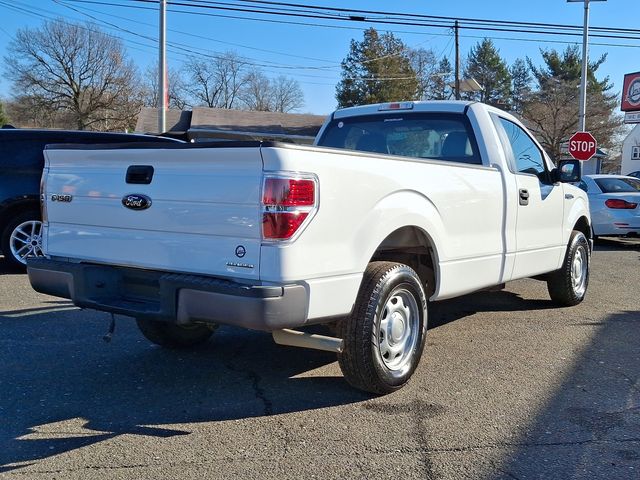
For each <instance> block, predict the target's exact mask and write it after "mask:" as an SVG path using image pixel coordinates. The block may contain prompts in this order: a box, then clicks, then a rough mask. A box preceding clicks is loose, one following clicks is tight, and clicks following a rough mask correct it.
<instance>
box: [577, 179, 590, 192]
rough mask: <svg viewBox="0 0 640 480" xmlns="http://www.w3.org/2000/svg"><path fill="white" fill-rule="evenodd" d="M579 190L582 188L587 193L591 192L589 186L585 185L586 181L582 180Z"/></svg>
mask: <svg viewBox="0 0 640 480" xmlns="http://www.w3.org/2000/svg"><path fill="white" fill-rule="evenodd" d="M578 188H581V189H582V190H584V191H585V192H588V191H589V186H588V185H587V184H586V183H585V181H584V180H580V183H579V184H578Z"/></svg>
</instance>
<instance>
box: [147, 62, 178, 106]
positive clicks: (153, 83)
mask: <svg viewBox="0 0 640 480" xmlns="http://www.w3.org/2000/svg"><path fill="white" fill-rule="evenodd" d="M167 77H168V88H169V108H177V109H180V110H184V109H185V108H187V107H188V106H189V101H188V99H187V94H186V83H185V81H184V78H182V74H181V73H180V71H178V70H174V69H171V68H170V69H169V71H168V75H167ZM143 84H144V85H143V87H144V105H145V106H146V107H157V106H158V91H159V87H158V66H157V65H150V66H149V67H148V68H147V69H146V70H145V72H144V79H143Z"/></svg>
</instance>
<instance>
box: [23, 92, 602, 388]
mask: <svg viewBox="0 0 640 480" xmlns="http://www.w3.org/2000/svg"><path fill="white" fill-rule="evenodd" d="M46 161H47V168H46V173H45V175H44V177H43V182H42V183H43V192H44V201H45V202H46V203H45V207H46V208H45V210H44V212H45V215H46V216H45V227H44V235H45V236H46V241H45V242H44V245H45V254H46V256H45V257H44V258H31V259H29V260H28V262H27V266H28V273H29V280H30V281H31V285H32V286H33V287H34V288H35V289H36V290H38V291H39V292H42V293H48V294H51V295H55V296H59V297H63V298H69V299H72V300H73V302H74V304H76V305H78V306H80V307H83V308H92V309H96V310H102V311H106V312H112V313H117V314H121V315H127V316H130V317H135V318H136V320H137V323H138V327H139V328H140V331H141V332H142V334H143V335H145V336H146V337H147V339H149V340H150V341H151V342H153V343H156V344H158V345H161V346H164V347H169V348H180V347H182V348H186V347H191V346H194V345H197V344H199V343H202V342H205V341H207V340H208V339H209V337H210V336H211V335H212V333H213V331H214V330H215V327H216V325H218V324H228V325H235V326H239V327H245V328H251V329H256V330H265V331H269V332H272V334H273V338H274V340H275V341H276V342H277V343H281V344H285V345H295V346H305V347H311V348H319V349H322V350H330V351H333V352H336V353H337V354H338V360H339V364H340V368H341V369H342V371H343V373H344V375H345V378H346V379H347V381H348V382H349V383H351V384H352V385H354V386H356V387H358V388H361V389H363V390H366V391H369V392H375V393H388V392H391V391H393V390H397V389H398V388H400V387H402V386H403V385H404V384H405V383H406V382H407V381H408V380H409V378H410V377H411V375H412V373H413V372H414V370H415V368H416V367H417V365H418V362H419V360H420V356H421V354H422V350H423V348H424V346H425V335H426V334H427V318H428V315H427V310H428V309H429V308H430V307H429V303H428V302H427V300H428V299H429V300H432V301H437V300H442V299H446V298H452V297H456V296H460V295H464V294H467V293H470V292H473V291H476V290H481V289H484V288H487V287H495V286H497V285H501V284H503V283H505V282H507V281H510V280H515V279H518V278H524V277H537V278H540V279H544V280H545V281H546V282H547V288H548V291H549V295H550V297H551V299H552V300H553V301H554V302H555V303H556V304H557V305H561V306H571V305H577V304H578V303H580V302H581V301H582V300H583V299H584V297H585V295H586V292H587V287H588V283H589V262H590V257H591V248H590V247H591V245H590V243H591V242H590V240H591V225H590V220H589V203H588V200H587V195H586V194H585V193H584V192H583V191H582V190H580V189H579V188H577V187H575V186H574V185H570V184H567V183H565V182H577V181H579V180H580V173H579V163H578V161H576V160H569V161H563V162H560V163H559V166H558V168H554V166H553V165H552V163H551V160H550V159H549V158H548V156H547V155H546V154H545V153H544V151H543V149H542V147H541V146H540V144H539V143H538V142H536V140H535V139H534V138H533V137H532V136H531V135H530V134H529V133H528V131H527V130H526V128H525V127H524V126H523V125H522V124H521V123H520V122H519V121H518V119H517V118H515V117H513V116H512V115H510V114H508V113H507V112H503V111H501V110H498V109H496V108H493V107H491V106H489V105H484V104H482V103H479V102H453V101H450V102H401V103H389V104H379V105H368V106H361V107H353V108H346V109H343V110H338V111H337V112H334V113H333V114H331V115H330V116H329V117H328V118H327V120H326V122H325V124H324V126H323V128H322V129H321V131H320V133H319V134H318V137H317V138H316V141H315V145H314V146H306V145H305V146H302V145H291V144H283V143H273V142H225V143H222V142H218V143H214V144H180V145H169V146H163V147H162V148H158V147H154V146H153V145H146V146H144V147H140V148H137V147H136V146H134V145H132V146H124V147H122V149H120V150H109V151H104V150H102V151H100V150H97V149H96V148H95V147H91V146H84V145H66V146H57V145H54V146H53V147H51V148H48V149H47V150H46ZM91 162H95V165H92V163H91ZM134 167H135V168H136V173H137V176H136V178H131V179H130V178H129V176H128V175H127V172H129V171H131V170H132V169H133V168H134ZM143 180H144V181H143ZM60 195H63V196H64V195H66V196H67V197H68V198H63V199H62V201H60V198H59V196H60ZM323 323H333V324H335V325H336V329H335V330H336V337H325V336H318V335H313V334H310V333H308V332H303V331H296V330H291V329H292V328H297V327H304V326H307V325H310V324H323ZM110 331H112V330H110Z"/></svg>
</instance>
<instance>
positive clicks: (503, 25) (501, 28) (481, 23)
mask: <svg viewBox="0 0 640 480" xmlns="http://www.w3.org/2000/svg"><path fill="white" fill-rule="evenodd" d="M128 1H129V2H136V3H155V0H128ZM171 5H175V6H179V7H187V8H197V9H209V10H222V11H232V12H242V13H253V14H262V15H273V16H284V17H296V18H312V19H320V20H336V21H348V22H353V21H366V22H368V23H374V24H388V25H409V26H429V27H436V28H450V22H451V21H454V20H456V18H454V17H436V16H427V15H417V14H404V15H407V16H408V15H411V17H412V18H411V19H410V20H395V19H393V18H394V17H390V18H392V19H391V20H387V19H385V18H384V17H366V16H354V15H350V16H344V15H336V14H314V13H305V12H304V11H297V12H292V11H288V12H285V11H279V10H265V9H262V10H260V9H255V8H247V7H241V6H234V5H233V4H229V3H228V2H226V3H224V4H222V5H221V2H211V1H199V2H197V3H193V2H189V1H188V0H182V1H177V0H174V1H171ZM326 9H328V10H331V8H329V7H326ZM341 10H344V9H341ZM358 12H361V13H368V12H371V11H367V10H365V11H358ZM377 13H380V12H377ZM385 13H388V12H385ZM388 14H389V15H394V14H391V13H388ZM422 17H426V18H428V19H430V20H429V21H430V22H431V23H427V21H426V20H422V19H421V18H422ZM445 20H446V21H448V23H446V22H445ZM459 21H460V22H461V25H460V27H461V28H465V29H467V30H482V31H496V32H515V33H528V34H553V35H564V36H575V37H579V36H582V34H581V33H579V32H577V31H561V30H559V29H575V28H577V27H576V26H573V25H561V24H544V23H531V22H506V21H492V20H483V19H474V18H463V19H460V20H459ZM434 22H437V23H434ZM507 24H513V25H507ZM490 25H494V26H490ZM496 25H497V26H496ZM516 26H517V27H518V28H515V27H516ZM524 26H527V27H528V28H529V30H526V29H523V28H522V27H524ZM511 27H514V28H511ZM531 28H537V29H540V28H547V29H548V31H541V30H531ZM597 30H600V31H607V32H614V31H616V29H614V28H613V27H594V28H593V31H597ZM623 30H624V31H625V32H627V33H631V32H632V33H636V34H640V30H634V29H623ZM591 36H592V37H594V38H613V39H621V40H640V36H629V35H619V34H604V33H600V34H592V35H591Z"/></svg>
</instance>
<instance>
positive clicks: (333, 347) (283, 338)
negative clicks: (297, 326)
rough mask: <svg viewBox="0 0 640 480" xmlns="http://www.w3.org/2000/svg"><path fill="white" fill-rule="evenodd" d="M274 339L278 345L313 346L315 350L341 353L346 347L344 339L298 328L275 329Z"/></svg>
mask: <svg viewBox="0 0 640 480" xmlns="http://www.w3.org/2000/svg"><path fill="white" fill-rule="evenodd" d="M271 334H272V335H273V341H274V342H276V343H277V344H278V345H288V346H290V347H301V348H312V349H314V350H324V351H325V352H334V353H340V352H342V350H343V349H344V340H342V339H341V338H335V337H326V336H324V335H316V334H313V333H305V332H299V331H297V330H289V329H288V328H285V329H282V330H274V331H273V332H272V333H271Z"/></svg>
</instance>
